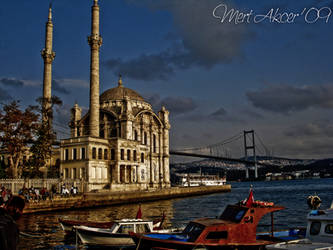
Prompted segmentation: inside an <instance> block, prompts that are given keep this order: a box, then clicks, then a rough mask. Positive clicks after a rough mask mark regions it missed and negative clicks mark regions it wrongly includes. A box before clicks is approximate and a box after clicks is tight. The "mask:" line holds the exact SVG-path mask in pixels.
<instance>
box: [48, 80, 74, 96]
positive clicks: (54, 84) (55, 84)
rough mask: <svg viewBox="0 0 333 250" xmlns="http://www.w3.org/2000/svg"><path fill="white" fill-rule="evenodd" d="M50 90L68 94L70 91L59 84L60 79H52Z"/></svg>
mask: <svg viewBox="0 0 333 250" xmlns="http://www.w3.org/2000/svg"><path fill="white" fill-rule="evenodd" d="M52 90H54V91H57V92H58V93H62V94H66V95H68V94H70V91H68V90H67V89H66V88H65V87H63V85H62V84H60V81H58V80H52Z"/></svg>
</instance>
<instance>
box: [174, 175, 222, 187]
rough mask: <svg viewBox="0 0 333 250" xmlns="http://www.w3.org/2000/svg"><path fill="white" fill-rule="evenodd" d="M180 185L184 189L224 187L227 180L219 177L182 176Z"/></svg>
mask: <svg viewBox="0 0 333 250" xmlns="http://www.w3.org/2000/svg"><path fill="white" fill-rule="evenodd" d="M180 177H181V183H180V185H181V186H183V187H189V186H190V187H198V186H222V185H225V184H226V182H227V180H226V178H225V177H222V178H221V177H218V176H217V175H201V174H182V175H180Z"/></svg>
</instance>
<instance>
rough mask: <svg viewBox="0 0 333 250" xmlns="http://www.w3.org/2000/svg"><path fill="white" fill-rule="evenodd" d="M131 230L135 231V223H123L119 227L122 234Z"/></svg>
mask: <svg viewBox="0 0 333 250" xmlns="http://www.w3.org/2000/svg"><path fill="white" fill-rule="evenodd" d="M129 232H134V225H121V226H120V227H119V229H118V233H120V234H128V233H129Z"/></svg>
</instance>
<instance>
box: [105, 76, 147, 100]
mask: <svg viewBox="0 0 333 250" xmlns="http://www.w3.org/2000/svg"><path fill="white" fill-rule="evenodd" d="M124 98H128V99H130V100H133V101H143V102H144V101H145V100H144V99H143V97H142V96H141V95H139V94H138V93H137V92H136V91H134V90H132V89H129V88H125V87H124V86H123V84H122V80H121V78H120V79H119V81H118V86H117V87H115V88H112V89H108V90H106V91H105V92H103V93H102V94H101V96H100V102H101V103H103V102H107V101H111V100H122V99H124Z"/></svg>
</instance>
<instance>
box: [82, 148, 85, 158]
mask: <svg viewBox="0 0 333 250" xmlns="http://www.w3.org/2000/svg"><path fill="white" fill-rule="evenodd" d="M81 159H86V149H85V148H81Z"/></svg>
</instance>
